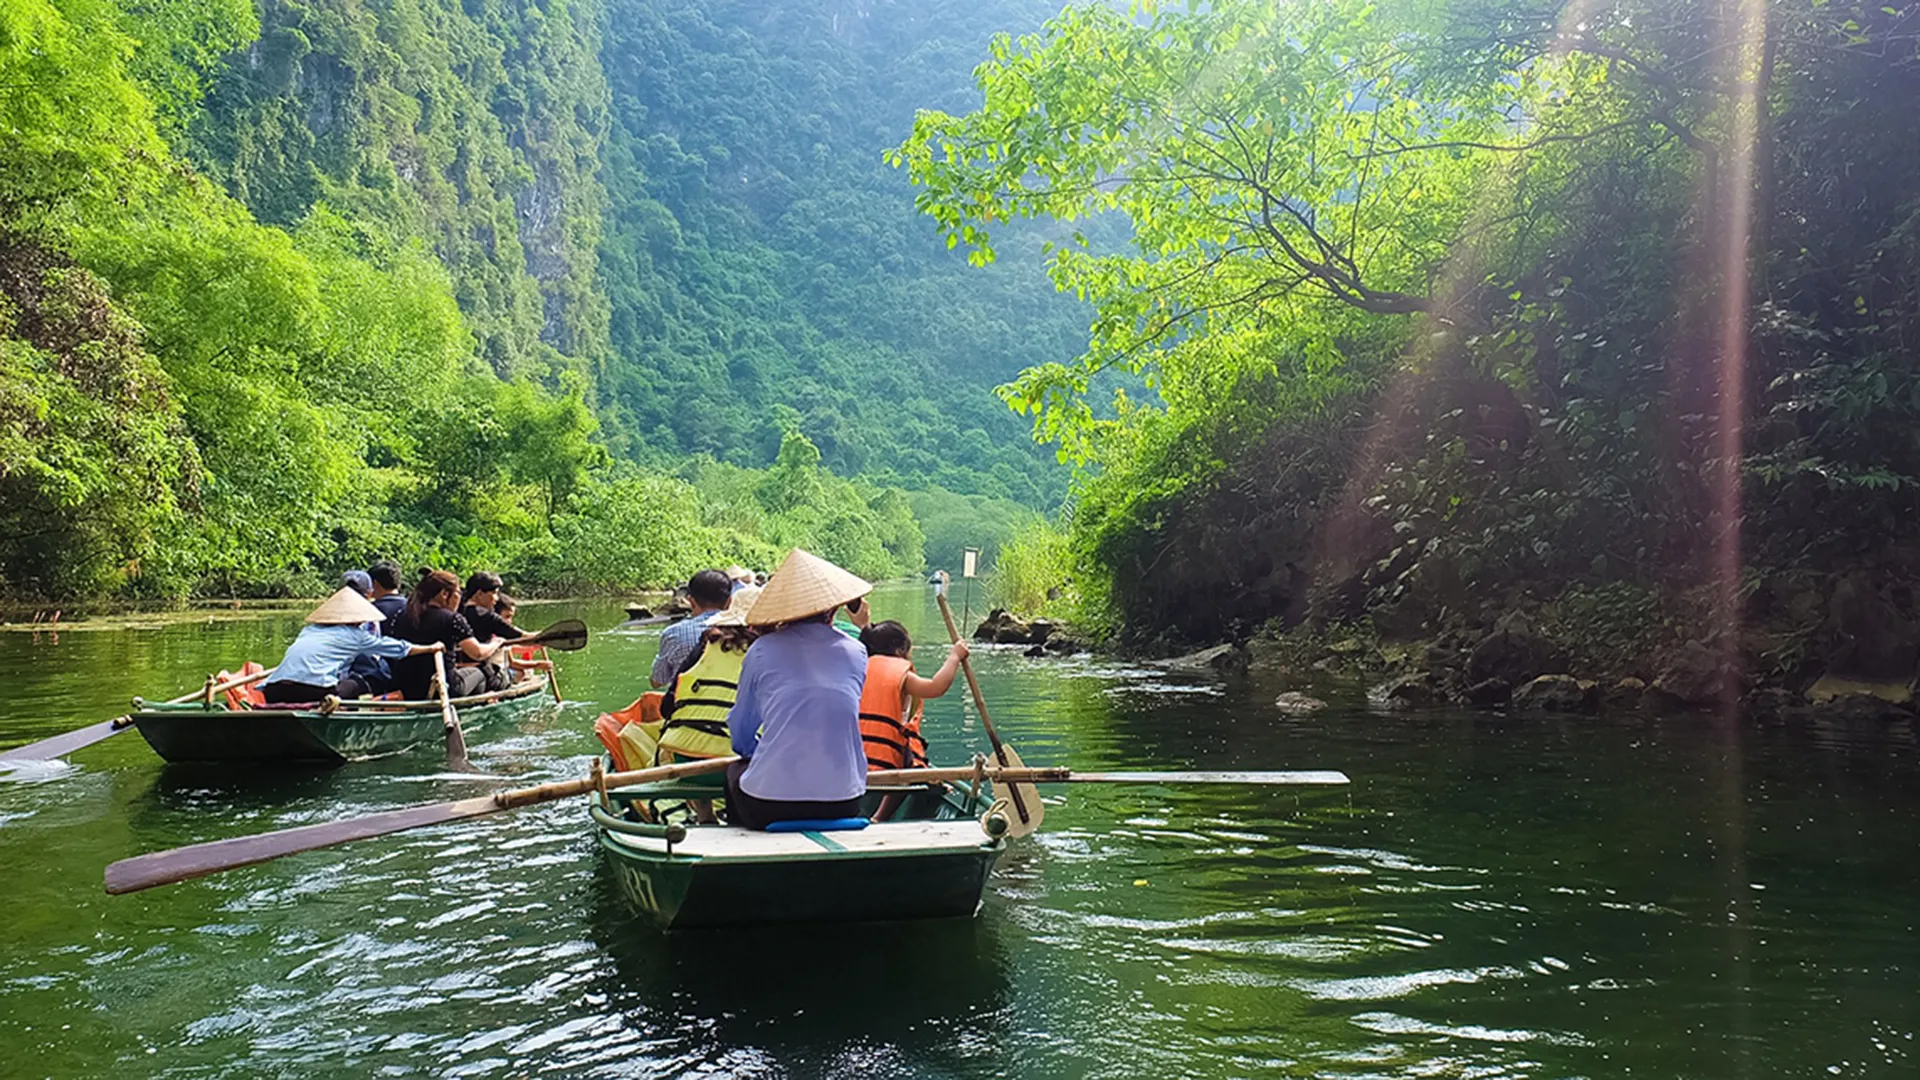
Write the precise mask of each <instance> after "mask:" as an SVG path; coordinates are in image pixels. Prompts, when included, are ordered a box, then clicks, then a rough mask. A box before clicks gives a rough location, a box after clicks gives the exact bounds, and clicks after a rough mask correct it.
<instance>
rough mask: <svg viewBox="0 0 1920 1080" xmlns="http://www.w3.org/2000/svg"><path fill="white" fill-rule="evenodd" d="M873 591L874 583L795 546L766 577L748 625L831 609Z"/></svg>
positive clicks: (748, 619)
mask: <svg viewBox="0 0 1920 1080" xmlns="http://www.w3.org/2000/svg"><path fill="white" fill-rule="evenodd" d="M872 591H873V586H872V585H870V584H868V583H867V582H864V581H862V580H860V579H859V578H857V577H854V576H853V575H852V574H849V573H847V572H846V571H845V570H842V569H840V568H839V567H837V566H835V565H833V564H832V563H830V562H828V561H827V560H825V559H823V558H821V557H820V556H818V555H815V554H813V553H812V552H810V551H803V550H801V549H800V548H794V549H793V552H792V554H790V555H788V556H787V561H786V562H783V563H781V564H780V569H778V570H775V571H774V572H773V576H772V577H771V578H768V579H767V584H766V587H765V588H763V589H761V590H760V597H759V599H757V600H755V601H754V603H753V611H752V613H751V614H749V615H748V616H747V624H748V625H749V626H774V625H776V624H778V623H786V622H792V621H794V620H795V619H804V618H806V617H807V616H809V615H818V614H820V613H821V612H823V611H832V610H833V609H834V608H837V607H839V606H840V605H841V604H844V603H846V602H847V601H849V600H857V599H859V598H860V597H862V596H865V595H867V594H868V593H870V592H872Z"/></svg>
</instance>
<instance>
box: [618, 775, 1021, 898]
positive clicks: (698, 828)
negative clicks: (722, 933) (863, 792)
mask: <svg viewBox="0 0 1920 1080" xmlns="http://www.w3.org/2000/svg"><path fill="white" fill-rule="evenodd" d="M902 790H904V791H906V792H907V795H906V798H905V800H904V802H903V804H902V806H901V808H900V810H899V811H898V812H897V813H896V814H895V816H894V819H893V820H891V821H887V822H882V823H878V824H874V825H869V826H867V827H866V828H865V829H859V830H850V831H835V832H800V833H766V832H754V831H751V830H748V829H741V828H735V827H733V826H728V825H680V824H666V825H662V824H654V823H650V822H645V821H642V820H640V818H641V817H642V816H644V815H643V813H642V810H641V808H644V807H649V806H654V807H657V806H659V805H661V804H663V803H670V802H679V801H681V800H685V799H712V798H723V797H725V794H726V790H725V782H724V780H723V779H722V778H721V777H718V776H702V777H694V778H690V779H686V780H679V781H672V782H667V783H661V784H646V785H641V786H639V787H633V788H617V789H614V790H611V791H609V792H607V793H606V794H605V796H604V797H603V796H602V795H600V794H597V793H596V794H594V795H592V796H590V800H591V801H590V802H589V805H588V808H587V810H588V814H589V816H590V817H591V818H592V820H593V826H594V831H595V832H596V834H597V835H598V837H599V842H600V849H601V850H602V851H603V852H605V854H606V858H607V861H608V863H609V864H610V865H611V866H612V867H613V869H614V872H615V875H616V876H617V878H618V880H619V882H620V890H621V892H622V893H623V894H624V895H625V896H626V898H627V899H628V901H630V902H631V903H632V904H633V906H634V907H635V908H637V909H638V910H639V911H640V913H641V914H642V915H643V916H645V917H646V918H647V919H649V920H650V921H651V922H653V923H654V925H656V926H658V927H659V928H660V929H662V930H678V929H685V928H689V927H707V926H731V925H740V924H746V923H806V922H867V921H877V920H896V919H931V918H972V917H973V915H974V913H975V912H977V911H978V910H979V909H980V897H981V894H982V893H983V892H984V891H985V890H986V884H987V875H988V873H989V872H991V871H992V869H993V864H994V861H995V860H997V859H998V858H999V857H1000V853H1001V852H1002V851H1004V850H1006V843H1007V842H1006V840H1005V838H1004V837H1003V836H1002V835H999V834H998V833H996V834H991V835H990V834H989V833H988V831H987V829H988V827H989V826H993V827H997V828H999V830H1000V832H1004V826H1005V822H1004V820H1003V819H1001V818H998V817H997V816H993V815H988V814H987V811H988V807H989V806H990V804H991V803H992V801H993V800H992V797H991V795H989V794H988V793H986V792H985V791H982V792H981V793H980V794H979V795H977V796H974V795H969V794H968V793H967V792H966V791H964V790H948V789H939V790H935V789H931V788H912V789H902ZM882 794H883V792H881V791H878V790H876V791H871V792H869V793H868V801H869V802H870V803H872V804H874V805H877V804H878V802H879V799H880V796H881V795H882ZM872 809H873V807H872V806H869V807H867V808H866V810H867V812H868V813H871V812H872ZM983 815H985V818H984V822H985V823H984V824H983ZM655 816H656V817H657V816H658V815H657V814H656V815H655Z"/></svg>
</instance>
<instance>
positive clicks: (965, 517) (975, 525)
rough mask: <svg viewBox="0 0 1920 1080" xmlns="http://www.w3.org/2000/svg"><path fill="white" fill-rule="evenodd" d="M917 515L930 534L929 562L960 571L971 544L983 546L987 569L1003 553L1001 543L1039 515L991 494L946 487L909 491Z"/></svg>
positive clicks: (983, 569) (951, 571)
mask: <svg viewBox="0 0 1920 1080" xmlns="http://www.w3.org/2000/svg"><path fill="white" fill-rule="evenodd" d="M907 501H908V502H909V503H910V504H912V507H913V516H914V518H915V519H916V520H917V521H919V522H920V528H921V530H922V531H923V532H925V533H926V537H927V566H928V567H929V568H931V569H945V570H946V571H947V572H948V573H949V574H956V575H957V574H958V573H959V572H960V567H961V557H962V555H963V553H964V552H965V550H966V549H967V548H970V547H971V548H979V549H980V560H979V564H978V568H979V570H980V571H981V572H982V573H984V572H986V571H988V570H990V569H992V567H993V563H994V560H995V559H996V558H998V557H999V552H1000V545H1002V544H1004V543H1006V542H1007V539H1008V538H1009V537H1011V536H1012V535H1013V534H1014V532H1015V531H1017V530H1018V529H1020V528H1022V527H1023V526H1025V525H1026V524H1027V523H1028V522H1029V521H1030V520H1031V519H1032V518H1033V517H1034V516H1035V515H1034V512H1033V510H1032V509H1030V508H1028V507H1025V506H1022V505H1020V504H1019V503H1016V502H1011V501H1009V500H1006V499H996V498H993V497H992V496H988V495H960V494H956V493H955V492H951V491H948V490H947V489H946V488H943V487H937V486H936V487H933V488H929V489H927V490H924V491H913V492H909V493H908V494H907Z"/></svg>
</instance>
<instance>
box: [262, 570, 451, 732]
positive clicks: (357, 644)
mask: <svg viewBox="0 0 1920 1080" xmlns="http://www.w3.org/2000/svg"><path fill="white" fill-rule="evenodd" d="M307 622H308V623H309V624H310V625H308V626H306V627H303V628H302V629H301V631H300V636H299V637H296V638H294V639H293V644H292V645H291V646H289V647H288V648H287V655H286V656H285V657H283V658H282V659H281V661H280V666H279V667H277V668H275V669H274V671H273V674H272V675H270V676H268V677H267V680H266V681H265V682H263V683H261V684H260V696H261V697H264V698H266V699H267V702H268V704H272V705H281V704H288V703H292V702H309V701H320V700H322V699H324V698H326V697H327V696H328V695H332V696H334V697H339V698H356V697H360V696H362V695H363V694H365V693H366V692H367V684H366V682H365V681H364V680H362V679H361V677H360V676H358V675H354V674H350V673H349V672H348V668H349V667H351V666H352V664H353V662H354V660H355V659H357V658H359V657H362V656H378V657H384V658H386V659H389V660H397V659H399V658H400V657H403V656H414V655H417V654H419V653H430V652H439V651H440V650H441V648H442V646H441V645H440V643H439V642H434V643H433V644H431V645H415V644H413V643H411V642H407V641H402V640H400V639H399V638H390V637H381V636H380V634H379V633H378V632H377V631H375V630H373V629H372V628H371V627H375V626H379V625H380V609H379V608H377V607H374V606H373V605H372V604H371V603H369V602H368V601H367V598H366V597H364V596H361V595H360V594H359V593H357V592H355V591H354V590H353V589H352V588H343V589H341V590H340V591H339V592H337V593H334V594H333V595H332V596H330V597H328V598H327V601H326V603H324V604H321V605H320V606H319V607H317V608H315V609H313V614H311V615H308V616H307Z"/></svg>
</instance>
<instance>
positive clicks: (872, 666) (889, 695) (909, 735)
mask: <svg viewBox="0 0 1920 1080" xmlns="http://www.w3.org/2000/svg"><path fill="white" fill-rule="evenodd" d="M860 644H862V645H864V646H866V649H867V683H866V688H865V689H864V690H862V691H861V694H860V742H861V744H862V745H863V746H864V747H865V748H866V752H867V769H868V771H872V770H874V769H913V768H920V767H923V766H925V765H926V764H927V741H926V739H924V738H922V737H921V735H920V718H921V715H922V711H923V706H924V704H925V702H926V700H927V699H928V698H937V697H939V696H940V695H942V694H944V693H946V692H947V690H948V689H949V688H951V687H952V686H953V678H954V676H955V675H956V674H958V673H959V671H960V661H962V660H965V659H966V658H967V643H966V642H964V641H956V642H954V643H953V648H952V649H949V650H948V651H947V659H946V662H945V663H943V664H941V665H940V670H939V671H937V672H935V673H934V675H933V677H932V678H931V679H926V678H922V677H920V676H919V675H916V674H914V672H913V638H912V637H911V636H909V635H908V634H907V628H906V627H904V626H902V625H900V624H899V623H897V622H894V621H893V620H891V619H889V620H887V621H886V622H877V623H873V624H871V625H869V626H868V627H867V628H866V629H864V630H862V631H860ZM900 801H901V796H900V795H899V794H897V793H896V794H890V795H888V796H887V797H886V798H884V799H882V800H880V806H879V807H878V808H877V809H876V810H874V812H873V820H874V821H885V820H887V819H888V818H890V817H892V816H893V813H894V811H896V810H898V809H899V808H900Z"/></svg>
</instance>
